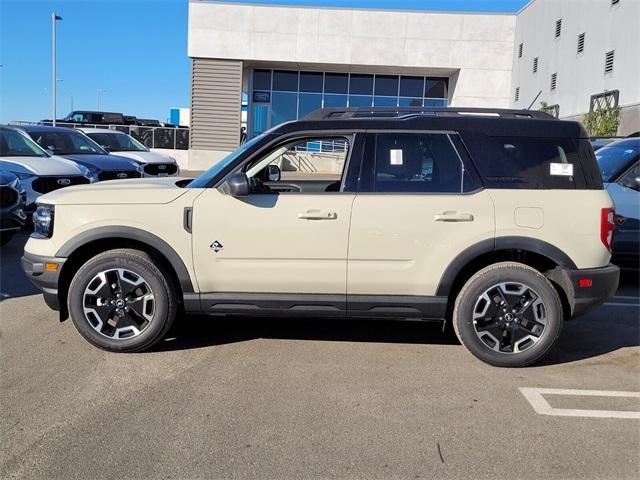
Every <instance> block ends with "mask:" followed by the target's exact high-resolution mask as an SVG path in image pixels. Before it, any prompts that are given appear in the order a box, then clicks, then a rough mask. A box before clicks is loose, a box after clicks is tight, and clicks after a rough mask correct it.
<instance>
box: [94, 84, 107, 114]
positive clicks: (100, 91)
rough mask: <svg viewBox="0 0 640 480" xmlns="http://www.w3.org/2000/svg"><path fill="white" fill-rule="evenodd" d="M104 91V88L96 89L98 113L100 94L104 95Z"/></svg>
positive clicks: (98, 109)
mask: <svg viewBox="0 0 640 480" xmlns="http://www.w3.org/2000/svg"><path fill="white" fill-rule="evenodd" d="M105 92H106V90H105V89H104V88H97V89H96V110H97V111H100V94H101V93H105Z"/></svg>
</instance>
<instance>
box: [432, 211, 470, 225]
mask: <svg viewBox="0 0 640 480" xmlns="http://www.w3.org/2000/svg"><path fill="white" fill-rule="evenodd" d="M433 219H434V220H435V221H436V222H473V214H472V213H467V212H454V211H449V210H447V211H446V212H442V213H436V214H435V215H434V216H433Z"/></svg>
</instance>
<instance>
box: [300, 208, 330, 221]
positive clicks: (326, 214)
mask: <svg viewBox="0 0 640 480" xmlns="http://www.w3.org/2000/svg"><path fill="white" fill-rule="evenodd" d="M298 218H300V219H303V220H335V219H336V218H338V214H337V213H336V212H332V211H329V210H307V211H306V212H301V213H299V214H298Z"/></svg>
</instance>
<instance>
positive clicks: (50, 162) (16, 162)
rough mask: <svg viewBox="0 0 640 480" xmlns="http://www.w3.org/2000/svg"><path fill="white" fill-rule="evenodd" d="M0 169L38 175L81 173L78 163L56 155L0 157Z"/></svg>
mask: <svg viewBox="0 0 640 480" xmlns="http://www.w3.org/2000/svg"><path fill="white" fill-rule="evenodd" d="M0 169H2V170H7V171H9V172H14V173H30V174H33V175H38V176H70V175H82V174H83V172H82V170H81V169H80V168H79V167H78V165H76V164H75V163H73V162H72V161H69V160H65V159H64V158H62V157H58V156H57V155H53V156H51V157H0Z"/></svg>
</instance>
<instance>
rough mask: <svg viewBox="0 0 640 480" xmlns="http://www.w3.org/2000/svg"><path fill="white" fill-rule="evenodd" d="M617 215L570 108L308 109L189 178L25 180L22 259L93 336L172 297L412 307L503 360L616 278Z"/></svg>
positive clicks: (352, 309)
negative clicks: (566, 114) (557, 113)
mask: <svg viewBox="0 0 640 480" xmlns="http://www.w3.org/2000/svg"><path fill="white" fill-rule="evenodd" d="M613 215H614V212H613V209H612V201H611V198H610V197H609V195H608V194H607V192H606V191H605V190H603V186H602V180H601V177H600V173H599V171H598V166H597V164H596V160H595V158H594V153H593V150H592V148H591V145H590V143H589V141H588V138H587V134H586V133H585V131H584V129H583V128H582V127H581V126H580V124H579V123H575V122H568V121H560V120H557V119H554V118H553V117H551V116H549V115H547V114H545V113H542V112H534V111H522V110H483V109H422V108H417V109H411V108H407V109H398V108H391V109H384V108H382V109H377V108H374V109H371V108H367V109H357V108H356V109H324V110H318V111H316V112H314V113H312V114H311V115H309V116H308V117H305V118H304V119H302V120H300V121H297V122H291V123H286V124H283V125H280V126H278V127H276V128H274V129H272V130H270V131H268V132H266V133H264V134H262V135H260V136H258V137H256V138H254V139H252V140H251V141H249V142H248V143H246V144H244V145H243V146H242V147H240V148H239V149H238V150H236V151H235V152H233V153H231V154H230V155H228V156H227V157H226V158H224V159H223V160H221V161H220V162H218V163H216V164H215V165H214V166H212V167H211V168H210V169H209V170H208V171H206V172H204V173H203V174H202V175H200V176H199V177H197V178H196V179H194V180H192V181H190V182H189V181H187V180H176V179H175V178H173V179H171V178H165V179H148V180H147V179H145V180H133V181H131V180H129V181H117V180H116V181H111V182H106V183H104V184H95V185H91V186H76V187H73V188H67V189H64V190H60V191H56V192H52V193H50V194H47V195H45V196H43V197H41V198H40V200H39V206H38V209H37V211H36V213H35V214H34V217H33V220H34V233H33V235H32V236H31V238H30V239H29V241H28V242H27V244H26V246H25V254H24V257H23V268H24V270H25V272H26V273H27V275H28V276H29V277H30V278H31V280H32V281H33V282H34V283H35V284H36V285H37V286H39V287H40V288H41V289H42V291H43V293H44V298H45V300H46V302H47V303H48V305H49V306H51V307H52V308H54V309H57V310H60V314H61V318H62V319H64V318H66V317H67V316H68V315H70V316H71V318H72V320H73V323H74V325H75V326H76V328H77V330H78V331H79V332H80V334H81V335H82V336H83V337H84V338H85V339H86V340H88V341H89V342H90V343H92V344H93V345H95V346H98V347H100V348H103V349H105V350H110V351H119V352H131V351H141V350H145V349H148V348H149V347H151V346H152V345H153V344H155V343H156V342H158V341H159V340H160V339H162V338H163V336H164V335H165V334H166V333H167V331H168V330H169V328H170V327H171V325H172V323H173V322H174V319H175V317H176V313H177V312H178V311H185V312H186V313H190V312H197V313H209V314H229V315H231V314H235V315H262V316H268V315H277V316H283V315H291V316H302V315H312V316H318V317H320V316H337V317H352V318H353V317H365V318H394V319H424V320H438V321H444V322H447V321H450V322H452V324H453V327H454V328H455V331H456V333H457V335H458V337H459V339H460V341H461V342H462V343H463V344H464V346H465V347H466V348H467V349H468V350H469V351H470V352H471V353H472V354H473V355H475V356H476V357H478V358H479V359H481V360H483V361H485V362H487V363H489V364H492V365H496V366H504V367H518V366H525V365H530V364H532V363H534V362H537V361H539V360H540V359H541V358H542V357H544V356H545V355H546V354H548V353H549V352H550V351H551V349H552V348H553V347H554V345H555V344H556V342H557V340H558V337H559V335H560V332H561V329H562V326H563V323H564V321H566V320H569V319H570V318H572V317H575V316H577V315H579V314H581V313H583V312H585V311H586V310H587V309H589V308H592V307H594V306H596V305H598V304H599V303H601V302H603V301H604V300H605V299H607V298H609V297H611V296H612V295H613V294H614V292H615V290H616V288H617V285H618V277H619V270H618V268H617V267H616V266H613V265H611V264H610V263H609V262H610V258H611V242H612V237H613V230H614V223H613Z"/></svg>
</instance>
